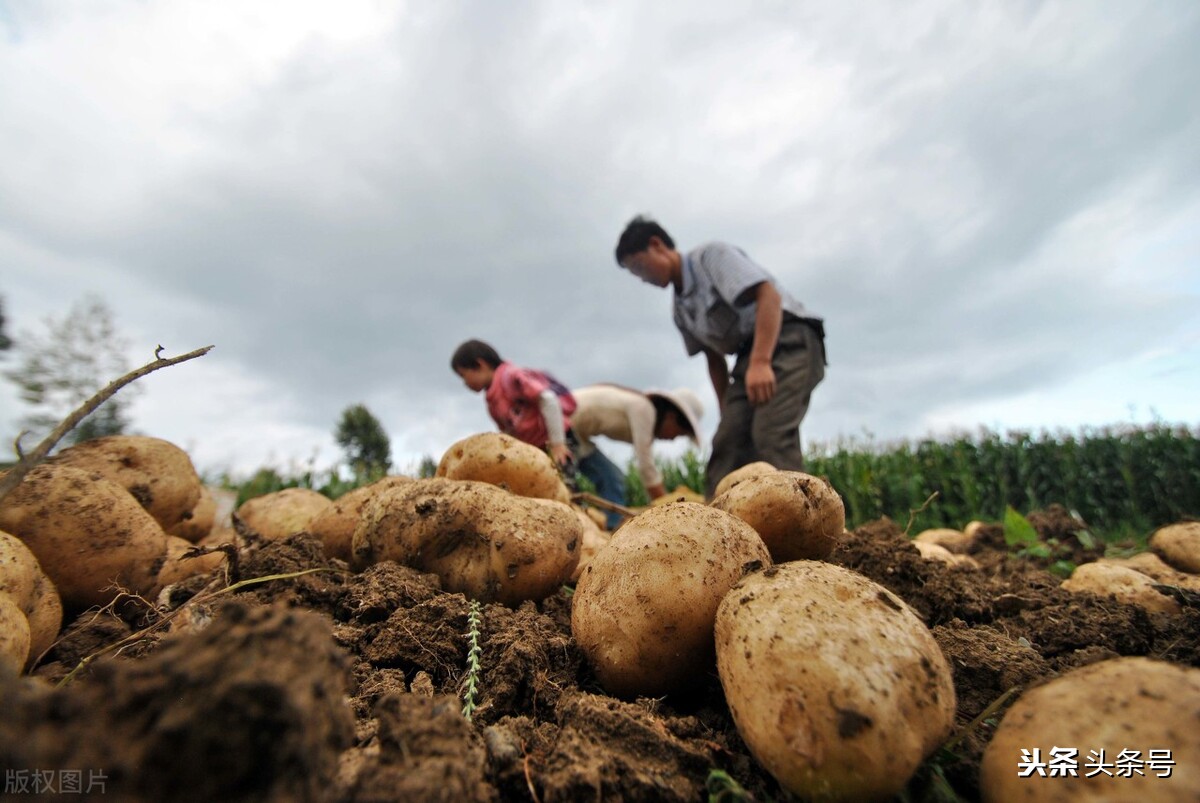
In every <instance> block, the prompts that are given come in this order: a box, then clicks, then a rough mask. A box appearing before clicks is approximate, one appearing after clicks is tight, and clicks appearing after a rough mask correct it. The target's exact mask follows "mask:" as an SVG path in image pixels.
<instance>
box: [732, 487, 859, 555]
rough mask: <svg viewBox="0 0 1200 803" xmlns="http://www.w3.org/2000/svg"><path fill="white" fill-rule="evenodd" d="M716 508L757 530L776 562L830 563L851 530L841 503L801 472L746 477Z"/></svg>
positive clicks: (837, 498) (835, 495) (830, 490)
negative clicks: (847, 528)
mask: <svg viewBox="0 0 1200 803" xmlns="http://www.w3.org/2000/svg"><path fill="white" fill-rule="evenodd" d="M751 465H753V464H751ZM712 506H713V507H714V508H716V509H717V510H723V511H725V512H726V513H730V514H732V515H734V516H737V517H738V518H739V519H741V520H742V521H744V522H746V523H747V524H749V525H750V526H751V527H753V528H754V530H755V532H757V533H758V534H759V536H760V537H761V538H762V540H763V542H764V543H765V544H766V545H767V549H769V550H770V551H771V559H772V560H774V561H775V562H776V563H783V562H785V561H789V560H805V559H818V560H819V559H824V558H827V557H829V554H830V553H831V552H833V548H834V547H835V546H836V545H837V541H838V538H839V537H840V536H841V534H842V533H843V532H844V531H845V529H846V508H845V506H844V505H843V504H842V498H841V497H840V496H838V495H837V492H836V491H834V490H833V488H832V487H831V486H830V485H829V483H827V482H825V480H822V479H820V478H818V477H814V476H812V475H811V474H805V473H803V472H800V471H775V470H771V471H770V472H764V473H761V474H756V475H754V476H750V477H747V478H745V479H743V480H742V481H741V482H739V483H737V484H736V485H734V486H733V487H731V488H730V489H729V490H727V491H726V492H725V493H723V494H721V495H720V496H717V497H715V498H714V499H713V500H712Z"/></svg>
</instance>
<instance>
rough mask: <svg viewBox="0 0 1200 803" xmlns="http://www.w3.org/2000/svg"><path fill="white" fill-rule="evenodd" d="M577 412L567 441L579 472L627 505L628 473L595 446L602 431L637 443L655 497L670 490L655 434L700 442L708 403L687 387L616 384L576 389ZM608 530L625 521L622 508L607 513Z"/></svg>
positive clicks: (644, 480) (641, 469)
mask: <svg viewBox="0 0 1200 803" xmlns="http://www.w3.org/2000/svg"><path fill="white" fill-rule="evenodd" d="M572 395H573V396H574V397H575V405H576V406H575V412H574V413H573V414H572V415H571V428H570V431H569V432H568V433H567V439H568V443H571V441H572V440H574V443H573V444H571V445H572V446H573V451H574V452H575V455H576V464H577V465H578V467H579V472H580V473H581V474H583V476H585V477H587V478H588V479H589V480H591V481H592V484H594V485H595V486H596V492H597V494H598V495H599V496H600V497H602V498H604V499H607V500H608V501H610V502H615V503H617V504H618V505H624V504H625V500H626V495H625V474H624V472H623V471H621V469H620V468H619V467H618V466H617V465H616V464H614V463H613V462H612V461H611V460H609V459H608V457H607V456H606V455H605V454H604V453H603V452H601V451H600V450H599V449H598V448H596V444H595V443H594V442H593V439H594V438H596V437H598V436H603V437H606V438H611V439H612V440H615V441H622V442H623V443H629V444H632V445H633V453H634V461H635V464H636V465H637V470H638V475H639V476H640V477H641V478H642V484H643V485H644V486H645V487H646V493H648V494H649V495H650V497H651V498H652V499H657V498H658V497H660V496H663V495H665V494H666V492H667V491H666V488H664V487H663V479H662V473H661V472H660V471H659V470H658V466H656V465H655V464H654V455H653V452H652V446H653V443H654V440H655V439H658V440H672V439H674V438H678V437H680V436H681V435H684V436H687V437H688V438H691V440H692V442H693V443H695V444H696V445H697V446H698V445H699V444H700V418H701V417H703V415H704V405H703V403H701V401H700V398H699V397H698V396H697V395H696V394H695V393H693V392H692V391H691V390H689V389H688V388H677V389H675V390H648V391H646V392H644V393H643V392H641V391H638V390H634V389H632V388H627V387H623V386H621V385H613V384H597V385H589V386H587V387H582V388H576V389H575V390H573V391H572ZM606 517H607V520H608V527H609V529H614V528H615V527H616V526H617V525H619V524H620V523H621V516H620V514H618V513H612V512H610V513H607V514H606Z"/></svg>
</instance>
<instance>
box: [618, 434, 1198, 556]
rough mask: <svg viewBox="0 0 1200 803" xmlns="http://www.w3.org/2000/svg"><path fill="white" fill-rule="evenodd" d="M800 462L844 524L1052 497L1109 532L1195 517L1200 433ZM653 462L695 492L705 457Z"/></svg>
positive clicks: (898, 449) (1023, 438)
mask: <svg viewBox="0 0 1200 803" xmlns="http://www.w3.org/2000/svg"><path fill="white" fill-rule="evenodd" d="M806 461H807V471H808V473H810V474H815V475H817V476H822V477H825V478H826V479H828V480H829V482H830V483H832V485H833V487H834V488H836V489H837V491H838V492H839V493H840V494H841V496H842V499H843V501H844V502H845V504H846V525H847V527H850V528H854V527H857V526H858V525H860V524H863V523H865V522H868V521H872V520H874V519H878V518H880V517H882V516H888V517H890V518H892V519H893V520H895V521H897V522H898V523H900V525H901V526H904V525H906V524H907V522H908V520H909V518H910V516H912V517H913V526H912V532H919V531H920V530H922V529H926V528H929V527H956V528H957V527H962V526H963V525H965V524H966V523H967V522H968V521H970V520H972V519H981V520H984V521H992V522H995V521H1000V520H1002V519H1003V517H1004V511H1005V509H1006V507H1008V506H1010V505H1011V506H1012V507H1013V508H1015V509H1016V510H1018V511H1023V512H1028V511H1031V510H1037V509H1040V508H1044V507H1046V506H1048V505H1050V504H1053V503H1058V504H1061V505H1063V506H1065V507H1067V508H1068V509H1070V510H1074V511H1075V512H1077V513H1078V514H1079V515H1080V516H1081V517H1082V518H1083V520H1084V521H1086V522H1087V523H1088V524H1089V525H1090V526H1091V527H1092V528H1093V529H1095V530H1097V531H1099V532H1101V533H1104V534H1106V535H1109V536H1113V535H1121V536H1127V535H1131V534H1139V533H1140V534H1145V533H1146V532H1147V531H1149V530H1152V529H1153V528H1155V527H1159V526H1161V525H1164V524H1169V523H1171V522H1175V521H1179V520H1180V519H1183V518H1186V517H1200V430H1196V429H1191V428H1188V427H1186V426H1168V425H1163V424H1158V425H1151V426H1146V427H1133V426H1123V427H1103V428H1096V429H1085V430H1082V431H1081V432H1079V433H1078V434H1066V433H1048V432H1043V433H1040V434H1036V435H1035V434H1032V433H1029V432H1009V433H1007V434H1005V435H1000V434H998V433H995V432H990V431H986V430H985V431H982V432H981V433H980V434H979V435H978V436H976V437H960V438H957V439H955V440H952V441H947V442H942V441H933V440H923V441H918V442H915V443H913V442H900V443H893V444H886V445H884V444H875V443H872V442H867V443H863V442H859V441H846V442H841V443H838V444H836V445H834V446H819V445H818V446H816V447H813V446H810V447H809V453H808V454H807V455H806ZM661 468H662V471H663V474H664V478H665V480H666V482H665V484H666V486H667V487H668V488H672V487H676V485H678V484H684V485H687V486H688V487H690V488H692V489H694V490H698V491H702V490H703V487H704V466H703V464H702V463H701V462H700V461H699V459H698V457H697V456H696V455H694V454H690V453H689V454H688V455H685V456H684V457H683V458H682V459H681V460H680V461H679V462H678V463H675V464H667V463H663V464H661ZM631 469H632V467H631ZM628 481H629V486H630V491H631V502H632V503H633V504H639V503H644V499H645V491H644V490H643V489H642V488H641V484H640V482H639V481H638V479H637V475H636V472H634V471H632V470H630V472H629V479H628ZM934 493H936V494H937V495H936V496H935V497H934V498H933V499H932V501H929V503H928V505H925V503H926V501H927V500H929V497H930V496H931V495H933V494H934ZM922 506H925V507H924V509H923V510H921V508H922ZM916 510H920V512H919V513H916V514H915V516H914V515H913V513H912V512H913V511H916Z"/></svg>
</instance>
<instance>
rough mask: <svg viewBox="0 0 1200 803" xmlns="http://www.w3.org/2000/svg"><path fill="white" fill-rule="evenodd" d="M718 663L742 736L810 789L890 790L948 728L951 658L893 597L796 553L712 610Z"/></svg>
mask: <svg viewBox="0 0 1200 803" xmlns="http://www.w3.org/2000/svg"><path fill="white" fill-rule="evenodd" d="M716 643H717V671H718V673H719V674H720V677H721V685H722V686H723V687H724V689H725V698H726V700H727V701H728V703H729V710H730V713H731V714H732V716H733V721H734V724H736V725H737V729H738V733H740V734H741V736H742V739H743V741H745V743H746V746H747V747H749V748H750V751H751V752H752V753H753V754H754V757H755V758H756V759H757V760H758V762H759V763H760V764H762V766H763V767H764V768H765V769H766V770H767V771H768V772H770V773H771V774H772V775H773V776H775V778H776V780H778V781H779V782H780V784H782V785H783V786H785V787H786V788H787V789H789V790H790V791H792V792H793V793H795V794H797V795H799V796H801V797H803V798H805V799H809V798H812V799H815V800H847V801H866V800H888V799H890V798H891V797H892V796H893V795H894V794H896V793H897V792H899V791H900V790H901V789H902V788H903V787H904V785H905V784H906V783H907V782H908V780H909V778H910V777H912V775H913V773H914V772H915V771H916V769H917V767H918V766H919V765H920V764H921V762H922V761H923V760H924V759H925V758H926V757H927V756H928V755H929V754H930V753H932V752H933V751H934V750H935V749H937V747H938V745H940V744H941V743H942V741H943V740H944V739H945V738H946V736H947V735H948V734H949V732H950V728H951V726H952V725H953V724H954V712H955V695H954V685H953V681H952V675H951V671H950V666H949V664H948V663H947V662H946V659H945V657H944V656H943V655H942V652H941V650H940V649H939V648H938V645H937V642H936V641H934V638H933V635H932V634H931V633H930V632H929V629H928V628H927V627H926V626H925V625H924V623H922V622H921V620H920V618H918V617H917V615H916V614H915V613H913V611H912V610H911V609H910V608H909V607H908V605H906V604H905V603H904V602H903V601H902V600H900V599H899V598H898V597H896V596H895V595H894V594H892V593H891V592H890V591H888V590H887V589H886V588H884V587H883V586H881V585H879V584H877V583H875V582H873V581H871V580H869V579H867V578H866V577H863V576H862V575H860V574H857V573H855V572H852V571H850V570H848V569H844V568H842V567H840V566H834V565H833V564H829V563H824V562H821V561H808V560H805V561H794V562H791V563H783V564H780V565H778V566H774V567H772V568H769V569H766V570H764V571H761V572H755V573H753V574H751V575H748V576H747V577H746V578H745V579H743V580H742V581H741V582H740V583H738V584H737V585H735V586H734V587H733V588H732V589H731V590H730V591H729V593H728V594H726V595H725V598H724V600H722V602H721V606H720V608H719V609H718V611H717V619H716Z"/></svg>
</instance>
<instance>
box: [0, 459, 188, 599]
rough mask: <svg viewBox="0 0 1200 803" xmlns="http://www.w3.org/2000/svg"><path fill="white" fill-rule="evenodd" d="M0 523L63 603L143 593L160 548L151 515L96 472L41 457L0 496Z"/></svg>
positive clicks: (158, 530)
mask: <svg viewBox="0 0 1200 803" xmlns="http://www.w3.org/2000/svg"><path fill="white" fill-rule="evenodd" d="M0 529H2V530H4V531H5V532H8V533H11V534H13V535H15V536H17V537H18V538H20V539H21V540H22V541H23V542H24V543H25V545H26V546H27V547H29V551H30V552H32V553H33V554H34V556H35V557H36V558H37V560H38V563H39V564H40V565H41V567H42V571H43V572H45V573H46V576H47V577H49V578H50V581H51V582H52V583H53V584H54V587H55V588H56V589H57V590H58V593H59V595H60V596H61V598H62V603H63V605H64V606H66V607H68V608H79V607H84V608H86V607H88V606H91V605H104V604H106V603H108V602H110V601H112V599H113V597H114V596H115V595H116V593H117V591H116V589H115V588H114V587H113V586H114V584H119V585H120V586H121V587H122V588H125V589H128V590H130V591H133V592H135V593H137V594H142V595H146V594H148V593H149V592H150V590H151V589H152V588H154V581H155V575H156V574H157V572H158V567H159V566H160V565H161V563H162V560H163V559H164V558H165V555H166V551H167V542H166V536H165V534H164V533H163V531H162V528H161V527H159V526H158V522H156V521H155V520H154V518H153V517H151V515H150V514H149V513H148V512H146V510H145V509H144V508H143V507H142V506H141V505H139V504H138V503H137V500H135V499H134V498H133V496H131V495H130V493H129V492H128V491H126V490H125V489H124V488H122V487H121V486H120V485H117V484H116V483H115V482H112V481H110V480H107V479H104V478H103V477H101V476H100V475H99V474H98V473H95V472H89V471H84V470H82V469H78V468H73V467H71V466H68V465H63V464H60V463H43V464H42V465H40V466H37V467H36V468H34V469H33V470H32V471H31V472H29V474H27V475H26V476H25V479H24V481H22V482H21V484H20V485H18V486H17V487H16V488H15V489H14V490H13V491H12V493H10V494H9V495H8V496H7V497H5V498H4V500H3V501H2V502H0Z"/></svg>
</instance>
